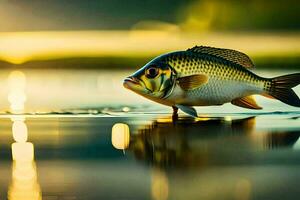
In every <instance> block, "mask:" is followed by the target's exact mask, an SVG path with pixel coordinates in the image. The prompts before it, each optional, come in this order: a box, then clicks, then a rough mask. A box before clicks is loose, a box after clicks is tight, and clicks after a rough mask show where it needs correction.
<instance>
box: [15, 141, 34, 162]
mask: <svg viewBox="0 0 300 200" xmlns="http://www.w3.org/2000/svg"><path fill="white" fill-rule="evenodd" d="M11 149H12V156H13V160H15V161H21V162H23V161H26V162H29V161H30V162H31V161H33V159H34V149H33V144H32V143H30V142H15V143H13V144H12V146H11Z"/></svg>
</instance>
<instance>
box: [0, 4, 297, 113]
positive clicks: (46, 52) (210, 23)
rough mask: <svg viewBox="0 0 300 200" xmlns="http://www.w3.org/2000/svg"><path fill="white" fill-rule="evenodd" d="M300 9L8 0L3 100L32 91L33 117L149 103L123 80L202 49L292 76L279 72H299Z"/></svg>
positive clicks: (0, 35)
mask: <svg viewBox="0 0 300 200" xmlns="http://www.w3.org/2000/svg"><path fill="white" fill-rule="evenodd" d="M299 10H300V3H299V2H298V1H296V0H274V1H263V0H248V1H243V0H241V1H237V0H222V1H221V0H185V1H182V0H172V1H171V0H145V1H139V0H128V1H121V0H90V1H81V0H73V1H71V2H70V1H68V0H51V1H45V0H44V1H38V0H22V1H21V0H0V17H1V19H2V20H1V22H0V69H1V70H2V71H1V75H0V97H2V96H3V97H4V98H6V96H7V95H8V96H9V94H10V93H11V90H13V91H14V90H18V91H19V90H20V89H15V88H14V87H15V85H18V84H19V85H20V84H21V85H22V84H23V85H24V87H23V86H22V87H21V86H20V87H21V90H24V92H23V93H24V95H23V96H22V97H19V100H18V101H19V102H21V103H22V102H23V103H25V102H26V108H27V109H30V111H34V112H35V111H40V112H48V111H53V110H56V111H57V110H61V109H93V108H97V107H99V106H102V105H103V106H104V105H105V106H107V105H112V104H117V105H120V103H122V104H134V105H135V104H136V103H143V104H148V103H149V102H148V101H146V100H144V99H142V98H140V97H137V96H136V95H134V94H132V93H131V92H129V91H127V90H125V89H124V88H123V87H122V80H123V79H124V77H126V76H128V75H129V74H131V73H132V72H133V71H135V70H136V69H138V68H140V67H142V66H143V65H144V64H145V63H146V62H148V61H149V60H150V59H152V58H153V57H155V56H157V55H160V54H162V53H166V52H169V51H176V50H185V49H187V48H190V47H193V46H195V45H208V46H215V47H223V48H232V49H236V50H240V51H242V52H245V53H246V54H248V55H249V56H250V57H251V58H252V59H253V61H254V63H255V65H256V68H255V69H254V70H266V71H265V72H263V71H260V72H258V74H261V75H265V76H275V75H277V74H281V73H291V72H290V71H289V72H282V71H281V72H278V70H282V69H284V70H292V71H293V72H294V71H297V70H298V69H299V66H300V23H299V19H300V12H298V11H299ZM276 70H277V72H276ZM15 72H16V73H15ZM11 73H12V74H13V75H12V74H11ZM14 75H15V76H14ZM11 80H15V81H16V82H17V83H16V84H14V83H13V84H12V83H11ZM19 82H20V83H19ZM25 85H26V86H25ZM62 86H63V87H62ZM22 88H23V89H22ZM21 93H22V92H21ZM23 93H22V94H23ZM116 94H118V97H119V98H118V99H117V98H115V95H116ZM16 96H17V95H15V96H14V98H9V99H18V98H16ZM9 101H11V100H9ZM9 101H4V102H3V101H2V102H0V107H1V109H0V110H2V111H3V112H6V111H7V110H8V108H9V107H10V106H9V105H8V103H9Z"/></svg>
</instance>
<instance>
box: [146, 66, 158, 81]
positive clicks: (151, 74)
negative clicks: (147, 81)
mask: <svg viewBox="0 0 300 200" xmlns="http://www.w3.org/2000/svg"><path fill="white" fill-rule="evenodd" d="M158 73H159V69H158V68H157V67H149V68H147V69H146V73H145V74H146V77H147V78H151V79H152V78H155V77H156V76H157V75H158Z"/></svg>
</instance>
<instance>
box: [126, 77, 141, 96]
mask: <svg viewBox="0 0 300 200" xmlns="http://www.w3.org/2000/svg"><path fill="white" fill-rule="evenodd" d="M123 86H124V87H125V88H126V89H129V90H132V91H134V92H140V91H143V87H142V86H141V84H140V80H139V79H137V78H135V77H131V76H130V77H127V78H125V79H124V81H123Z"/></svg>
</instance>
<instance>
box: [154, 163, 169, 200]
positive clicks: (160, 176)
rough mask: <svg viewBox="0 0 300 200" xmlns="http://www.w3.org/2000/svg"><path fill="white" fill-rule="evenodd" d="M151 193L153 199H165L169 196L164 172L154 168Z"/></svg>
mask: <svg viewBox="0 0 300 200" xmlns="http://www.w3.org/2000/svg"><path fill="white" fill-rule="evenodd" d="M151 194H152V198H153V199H154V200H166V199H168V196H169V180H168V177H167V175H166V173H165V172H163V171H161V170H160V169H156V168H154V169H153V171H152V183H151Z"/></svg>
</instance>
